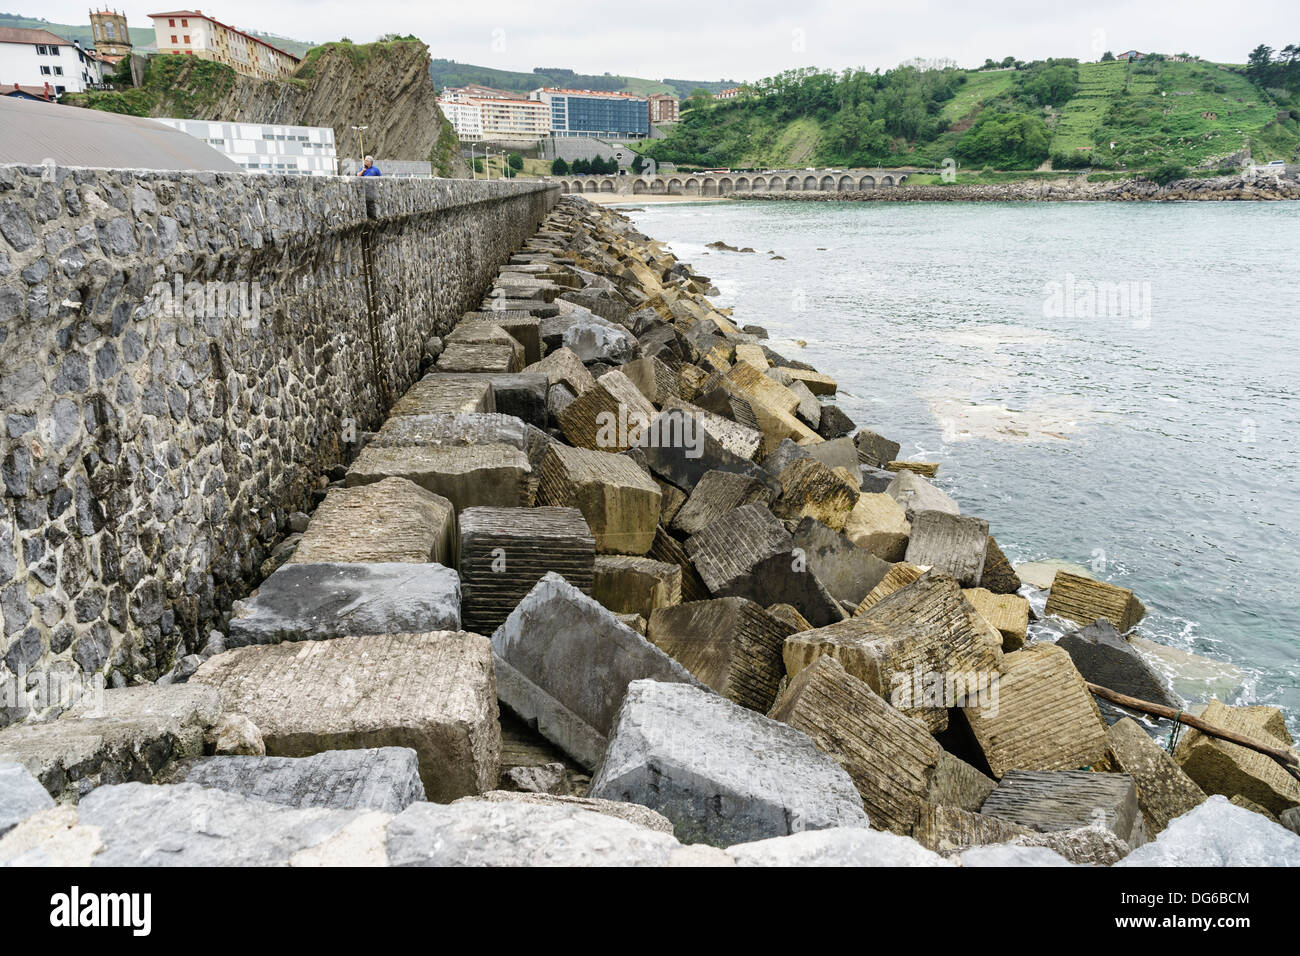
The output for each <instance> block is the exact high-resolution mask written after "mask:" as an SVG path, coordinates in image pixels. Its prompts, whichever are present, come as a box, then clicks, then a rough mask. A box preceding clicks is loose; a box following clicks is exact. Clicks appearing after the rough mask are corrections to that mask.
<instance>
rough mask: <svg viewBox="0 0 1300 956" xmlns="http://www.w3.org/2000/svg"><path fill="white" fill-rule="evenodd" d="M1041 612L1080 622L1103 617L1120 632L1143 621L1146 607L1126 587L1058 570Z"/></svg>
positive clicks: (1092, 620)
mask: <svg viewBox="0 0 1300 956" xmlns="http://www.w3.org/2000/svg"><path fill="white" fill-rule="evenodd" d="M1044 613H1046V614H1055V615H1056V616H1057V617H1063V618H1065V619H1066V620H1070V621H1075V622H1076V623H1079V624H1092V623H1093V622H1094V621H1097V620H1099V619H1100V618H1105V619H1106V620H1108V621H1110V622H1111V623H1112V624H1114V625H1115V627H1117V628H1119V630H1120V631H1129V630H1131V629H1132V628H1133V627H1134V626H1135V625H1136V624H1137V622H1138V621H1140V620H1142V618H1143V616H1144V615H1145V614H1146V609H1145V608H1144V607H1142V603H1141V602H1140V601H1138V599H1137V598H1136V597H1134V596H1133V592H1132V591H1130V590H1129V589H1128V588H1121V587H1118V586H1117V585H1114V584H1107V583H1106V582H1105V581H1093V580H1090V579H1088V578H1085V577H1081V576H1079V575H1077V574H1070V573H1069V572H1067V571H1057V572H1056V577H1055V578H1053V579H1052V590H1051V591H1050V592H1049V593H1048V595H1047V607H1046V608H1045V609H1044Z"/></svg>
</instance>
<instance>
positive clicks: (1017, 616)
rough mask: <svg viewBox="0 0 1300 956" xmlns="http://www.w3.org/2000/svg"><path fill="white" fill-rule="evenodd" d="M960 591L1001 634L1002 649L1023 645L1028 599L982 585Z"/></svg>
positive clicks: (1027, 615)
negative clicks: (1001, 592) (998, 592)
mask: <svg viewBox="0 0 1300 956" xmlns="http://www.w3.org/2000/svg"><path fill="white" fill-rule="evenodd" d="M961 593H962V594H963V596H965V598H966V600H968V601H970V603H971V606H972V607H974V608H975V611H976V613H977V614H979V616H980V617H982V618H984V620H986V621H988V623H989V625H990V626H991V627H993V628H994V629H995V630H996V631H997V632H998V634H1000V635H1001V636H1002V649H1003V650H1004V651H1018V650H1020V648H1022V647H1024V646H1025V638H1026V636H1027V635H1028V631H1029V602H1028V601H1026V600H1025V599H1024V598H1022V597H1020V596H1019V595H1018V594H994V593H993V592H992V591H990V590H988V589H987V588H982V587H979V588H964V589H963V590H962V592H961ZM1078 663H1079V662H1078V661H1075V664H1076V665H1077V664H1078ZM1085 676H1086V675H1085Z"/></svg>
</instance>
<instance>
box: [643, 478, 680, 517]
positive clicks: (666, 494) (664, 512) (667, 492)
mask: <svg viewBox="0 0 1300 956" xmlns="http://www.w3.org/2000/svg"><path fill="white" fill-rule="evenodd" d="M651 477H653V478H654V479H655V484H656V485H658V486H659V491H660V492H662V493H663V501H662V502H660V505H659V523H660V524H662V525H671V524H672V523H673V520H674V519H675V518H676V517H677V515H678V513H679V512H680V511H681V510H682V505H684V504H686V497H687V496H686V492H684V491H682V489H680V488H678V487H677V486H676V485H674V484H672V483H671V482H667V481H664V480H663V479H662V478H658V477H655V476H654V475H653V473H652V474H651Z"/></svg>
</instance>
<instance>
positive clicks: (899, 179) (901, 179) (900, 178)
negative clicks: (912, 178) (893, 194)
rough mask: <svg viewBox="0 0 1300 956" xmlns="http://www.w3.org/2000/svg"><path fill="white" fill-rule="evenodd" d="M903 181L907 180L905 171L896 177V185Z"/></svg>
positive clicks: (901, 183)
mask: <svg viewBox="0 0 1300 956" xmlns="http://www.w3.org/2000/svg"><path fill="white" fill-rule="evenodd" d="M905 182H907V173H903V174H902V175H901V176H899V177H898V185H900V186H901V185H903V183H905Z"/></svg>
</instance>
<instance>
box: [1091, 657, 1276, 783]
mask: <svg viewBox="0 0 1300 956" xmlns="http://www.w3.org/2000/svg"><path fill="white" fill-rule="evenodd" d="M1088 690H1090V691H1092V692H1093V693H1094V694H1096V695H1097V696H1098V697H1100V698H1102V699H1103V700H1108V701H1110V702H1111V703H1112V704H1118V705H1119V706H1120V707H1127V708H1128V709H1129V710H1136V711H1141V712H1142V713H1144V714H1151V715H1152V716H1153V717H1163V718H1165V720H1173V721H1176V722H1178V723H1180V724H1186V725H1187V726H1188V727H1191V728H1193V729H1194V730H1199V731H1200V732H1201V733H1203V734H1208V735H1209V736H1211V737H1217V738H1219V739H1220V740H1226V741H1228V742H1229V743H1233V744H1238V745H1240V746H1242V747H1246V748H1247V749H1249V750H1254V751H1256V752H1257V753H1262V754H1263V755H1264V756H1266V757H1272V758H1273V759H1274V760H1276V761H1277V762H1278V763H1280V764H1281V765H1282V767H1283V769H1285V770H1286V772H1287V773H1289V774H1290V775H1291V776H1293V777H1295V778H1296V779H1297V780H1300V770H1297V769H1296V768H1297V767H1300V757H1297V756H1296V755H1295V752H1294V751H1291V750H1288V749H1286V748H1284V747H1270V746H1269V745H1268V744H1261V743H1257V742H1255V741H1254V740H1251V739H1250V738H1249V737H1244V736H1242V735H1241V734H1239V733H1236V732H1235V731H1231V730H1224V729H1223V728H1222V727H1215V726H1214V725H1213V724H1207V723H1206V722H1205V721H1203V720H1201V718H1199V717H1193V716H1192V715H1191V714H1187V713H1184V712H1183V711H1181V710H1175V709H1174V708H1172V707H1166V706H1164V705H1163V704H1153V703H1151V702H1150V701H1146V700H1139V699H1138V698H1136V697H1130V696H1128V694H1121V693H1119V691H1114V690H1111V689H1110V688H1109V687H1102V686H1101V685H1100V684H1094V683H1092V682H1090V681H1089V682H1088Z"/></svg>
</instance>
